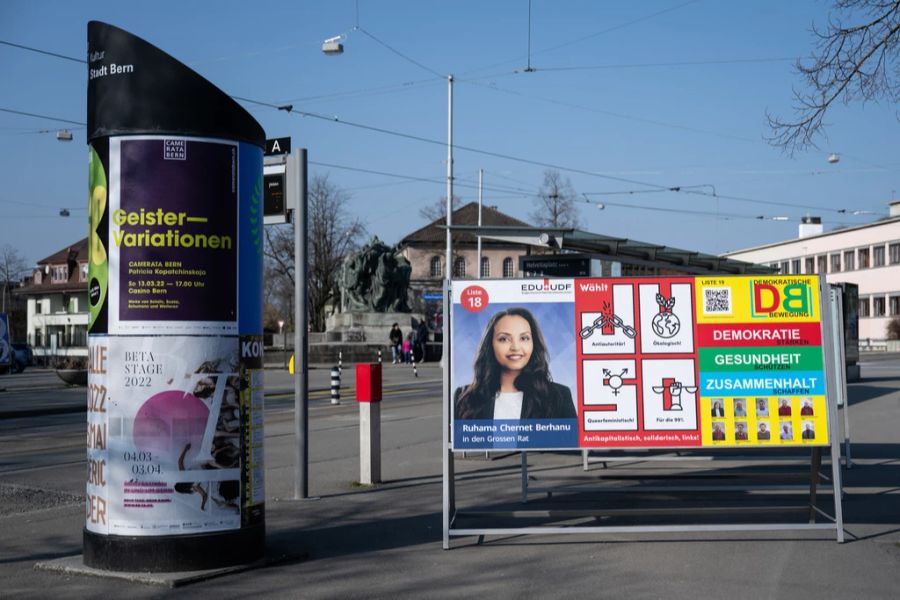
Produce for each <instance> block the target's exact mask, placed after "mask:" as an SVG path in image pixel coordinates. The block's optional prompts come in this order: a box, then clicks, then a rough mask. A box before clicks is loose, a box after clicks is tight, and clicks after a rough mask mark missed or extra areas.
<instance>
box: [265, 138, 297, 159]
mask: <svg viewBox="0 0 900 600" xmlns="http://www.w3.org/2000/svg"><path fill="white" fill-rule="evenodd" d="M290 153H291V138H289V137H280V138H275V139H272V140H266V153H265V155H266V156H277V155H279V154H290Z"/></svg>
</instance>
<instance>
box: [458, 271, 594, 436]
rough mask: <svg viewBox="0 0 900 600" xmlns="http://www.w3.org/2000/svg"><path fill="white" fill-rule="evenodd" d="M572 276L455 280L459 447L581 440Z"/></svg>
mask: <svg viewBox="0 0 900 600" xmlns="http://www.w3.org/2000/svg"><path fill="white" fill-rule="evenodd" d="M574 310H575V306H574V295H573V281H572V280H571V279H554V280H547V279H545V280H540V279H537V280H505V281H479V282H477V283H476V282H471V283H464V282H454V285H453V289H452V313H451V344H452V347H453V357H454V359H453V362H452V370H451V387H452V389H453V399H452V404H453V406H452V412H453V414H452V421H453V447H454V448H455V449H458V450H466V449H493V448H519V449H525V448H527V449H541V448H544V449H547V448H575V447H577V444H578V422H577V405H576V377H575V367H576V360H575V359H576V357H575V331H574V327H573V323H574V315H575V313H574Z"/></svg>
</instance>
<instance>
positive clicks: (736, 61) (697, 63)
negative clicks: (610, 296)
mask: <svg viewBox="0 0 900 600" xmlns="http://www.w3.org/2000/svg"><path fill="white" fill-rule="evenodd" d="M795 60H797V59H796V58H791V57H773V58H732V59H722V60H687V61H673V62H658V63H631V64H627V63H626V64H609V65H573V66H571V67H532V71H541V72H559V71H603V70H613V69H650V68H655V67H666V68H669V67H705V66H715V65H742V64H759V63H773V62H793V61H795ZM518 72H520V73H521V71H518ZM479 79H480V78H479Z"/></svg>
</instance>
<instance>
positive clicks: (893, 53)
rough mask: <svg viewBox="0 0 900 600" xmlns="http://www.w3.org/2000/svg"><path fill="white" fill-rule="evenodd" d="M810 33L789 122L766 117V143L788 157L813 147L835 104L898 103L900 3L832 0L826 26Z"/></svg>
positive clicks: (776, 117) (880, 0) (797, 66)
mask: <svg viewBox="0 0 900 600" xmlns="http://www.w3.org/2000/svg"><path fill="white" fill-rule="evenodd" d="M813 34H814V36H815V37H816V44H815V49H814V51H813V54H812V56H811V57H810V59H809V60H807V61H804V60H802V59H801V60H799V61H797V65H796V69H797V72H798V74H799V75H800V78H801V80H802V81H803V83H804V86H805V87H804V89H802V90H797V89H795V90H794V102H795V104H794V116H793V118H791V119H783V118H781V117H778V116H773V115H772V114H768V115H767V117H768V121H769V127H770V129H771V136H770V137H769V138H768V139H769V142H770V143H771V144H772V145H774V146H780V147H781V148H783V149H784V150H785V151H786V152H788V153H789V154H793V153H794V152H796V151H798V150H805V149H807V148H809V147H815V143H814V140H815V138H816V137H817V136H819V135H821V134H822V130H823V128H824V122H823V119H824V117H825V114H826V112H827V111H828V109H829V107H830V106H831V105H832V104H833V103H834V102H835V101H836V100H839V99H840V100H842V101H843V102H844V103H845V104H848V103H850V102H853V101H861V102H863V103H865V102H869V101H873V100H878V99H882V98H883V99H886V100H887V101H888V102H890V103H892V104H896V103H897V102H898V100H900V1H898V0H890V1H889V0H835V3H834V12H832V14H831V15H829V20H828V24H827V25H826V26H825V28H824V29H822V28H817V27H815V26H813Z"/></svg>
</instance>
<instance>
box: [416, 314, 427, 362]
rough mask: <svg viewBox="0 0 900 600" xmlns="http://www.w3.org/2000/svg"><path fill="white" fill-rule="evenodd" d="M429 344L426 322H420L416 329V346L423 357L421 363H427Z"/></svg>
mask: <svg viewBox="0 0 900 600" xmlns="http://www.w3.org/2000/svg"><path fill="white" fill-rule="evenodd" d="M427 344H428V326H427V325H425V320H424V319H422V320H421V321H419V326H418V327H416V345H417V346H418V347H419V353H420V355H421V357H422V360H421V361H420V362H425V349H426V348H427Z"/></svg>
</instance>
